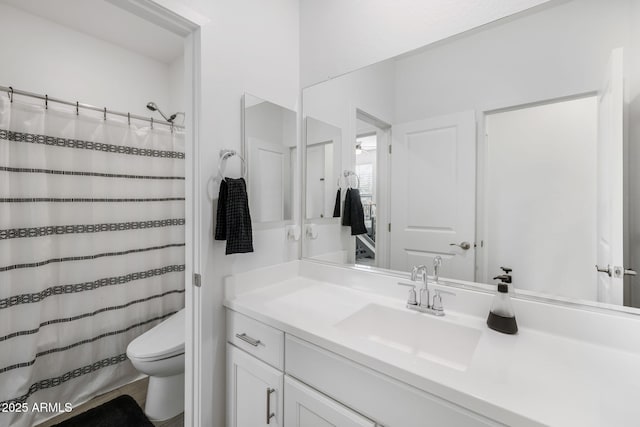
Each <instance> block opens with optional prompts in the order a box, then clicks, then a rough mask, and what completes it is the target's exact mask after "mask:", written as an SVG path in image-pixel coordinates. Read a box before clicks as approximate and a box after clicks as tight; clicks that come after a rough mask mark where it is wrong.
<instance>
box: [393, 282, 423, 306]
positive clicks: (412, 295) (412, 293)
mask: <svg viewBox="0 0 640 427" xmlns="http://www.w3.org/2000/svg"><path fill="white" fill-rule="evenodd" d="M398 285H400V286H408V287H410V288H411V289H409V297H408V298H407V304H408V305H418V300H417V295H416V285H412V284H409V283H402V282H398Z"/></svg>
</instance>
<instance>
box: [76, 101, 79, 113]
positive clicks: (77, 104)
mask: <svg viewBox="0 0 640 427" xmlns="http://www.w3.org/2000/svg"><path fill="white" fill-rule="evenodd" d="M79 115H80V103H79V102H78V101H76V116H79Z"/></svg>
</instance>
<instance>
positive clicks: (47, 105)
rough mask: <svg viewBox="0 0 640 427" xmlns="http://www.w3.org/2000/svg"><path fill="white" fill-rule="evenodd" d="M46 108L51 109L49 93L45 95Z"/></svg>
mask: <svg viewBox="0 0 640 427" xmlns="http://www.w3.org/2000/svg"><path fill="white" fill-rule="evenodd" d="M44 109H45V110H48V109H49V95H45V96H44Z"/></svg>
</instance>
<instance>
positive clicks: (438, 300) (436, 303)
mask: <svg viewBox="0 0 640 427" xmlns="http://www.w3.org/2000/svg"><path fill="white" fill-rule="evenodd" d="M441 294H447V295H453V296H455V295H456V293H455V292H451V291H445V290H441V289H435V290H434V292H433V302H432V303H431V308H432V309H434V310H437V311H443V310H444V307H442V295H441Z"/></svg>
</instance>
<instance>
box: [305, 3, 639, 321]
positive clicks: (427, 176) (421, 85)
mask: <svg viewBox="0 0 640 427" xmlns="http://www.w3.org/2000/svg"><path fill="white" fill-rule="evenodd" d="M639 94H640V6H639V5H638V2H637V1H634V0H615V1H606V0H574V1H552V2H549V3H547V4H546V5H545V6H543V7H539V8H535V9H532V10H529V11H527V12H524V13H521V14H518V15H514V16H512V17H510V18H509V19H505V20H501V21H498V22H495V23H493V24H491V25H487V26H484V27H482V28H480V29H476V30H473V31H471V32H468V33H464V34H460V35H458V36H456V37H454V38H451V39H449V40H445V41H443V42H439V43H437V44H435V45H430V46H425V47H423V48H420V49H418V50H416V51H413V52H409V53H407V54H403V55H401V56H398V57H395V58H391V59H388V60H386V61H383V62H380V63H376V64H373V65H371V66H369V67H366V68H363V69H360V70H357V71H355V72H352V73H349V74H346V75H343V76H340V77H337V78H333V79H331V80H328V81H326V82H323V83H319V84H317V85H314V86H311V87H308V88H305V89H304V90H303V116H304V117H306V118H307V119H306V120H307V121H309V120H311V117H313V120H314V122H316V121H322V122H325V123H331V124H332V125H333V126H335V127H337V128H339V129H340V131H341V134H342V145H343V149H342V150H341V151H340V152H341V157H340V159H336V158H334V161H335V162H337V163H338V162H339V163H340V164H341V166H340V169H341V171H352V172H353V173H354V175H355V178H356V181H357V189H358V190H359V201H358V202H359V203H360V204H361V207H362V211H363V221H364V228H360V229H358V230H355V229H354V226H353V223H352V225H351V226H349V225H343V224H344V221H333V222H326V223H316V224H314V227H315V231H316V232H315V234H314V235H313V236H309V235H306V236H305V239H304V241H303V256H304V257H307V258H313V259H321V260H324V261H332V262H340V263H344V264H349V265H359V266H371V267H376V268H382V269H387V270H392V271H398V272H407V271H409V270H410V269H411V267H412V266H414V265H419V264H425V265H427V266H429V267H430V269H431V265H432V263H433V258H434V257H435V256H440V257H442V258H443V260H444V262H443V265H442V268H441V276H443V277H445V278H447V279H450V280H453V281H465V282H476V283H495V282H494V280H493V278H494V277H495V276H498V275H499V274H501V267H508V268H511V269H512V270H513V271H512V275H513V284H514V289H515V290H516V292H520V293H522V294H529V295H535V296H543V297H551V298H555V299H562V300H564V301H574V302H579V303H586V304H591V305H602V306H606V307H616V308H620V307H623V306H627V307H640V283H639V282H640V278H638V277H636V276H634V267H635V268H637V269H639V270H638V271H640V221H639V220H638V218H640V176H638V175H639V174H640V165H638V164H637V163H638V162H640V126H639V125H638V123H640V96H639ZM309 144H313V140H311V139H310V135H309V134H308V133H307V153H309V146H310V145H309ZM311 146H312V145H311ZM334 153H337V151H336V150H335V149H334ZM321 167H322V164H321V162H318V163H316V162H315V161H314V160H312V158H311V157H309V156H307V176H309V174H310V173H311V172H310V171H311V170H312V169H313V168H316V169H317V168H321ZM314 173H317V172H314ZM334 175H335V172H334ZM317 185H318V183H315V182H313V181H309V180H308V181H307V185H306V190H307V200H308V198H309V197H312V198H313V199H314V200H316V197H315V196H310V195H311V194H315V193H317V192H318V191H319V190H318V189H316V188H314V189H312V187H314V186H317ZM332 185H333V183H332ZM338 185H340V186H341V188H342V190H343V191H342V200H341V205H342V209H343V214H344V211H345V210H346V204H347V203H346V201H345V194H344V193H345V191H344V189H345V188H346V186H347V185H352V186H353V185H356V184H354V183H351V184H347V183H345V182H342V183H340V182H339V183H338V184H336V187H335V188H337V186H338ZM334 197H335V194H334ZM308 211H309V210H308ZM309 212H310V211H309ZM314 212H315V211H314ZM323 212H325V213H326V212H327V210H326V208H325V210H324V211H323ZM306 218H307V220H306V221H307V223H309V222H317V221H316V219H315V218H314V217H313V216H309V215H307V216H306ZM354 233H355V234H354ZM596 266H597V267H596ZM625 310H627V309H625ZM629 310H630V311H634V310H633V309H629Z"/></svg>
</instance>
